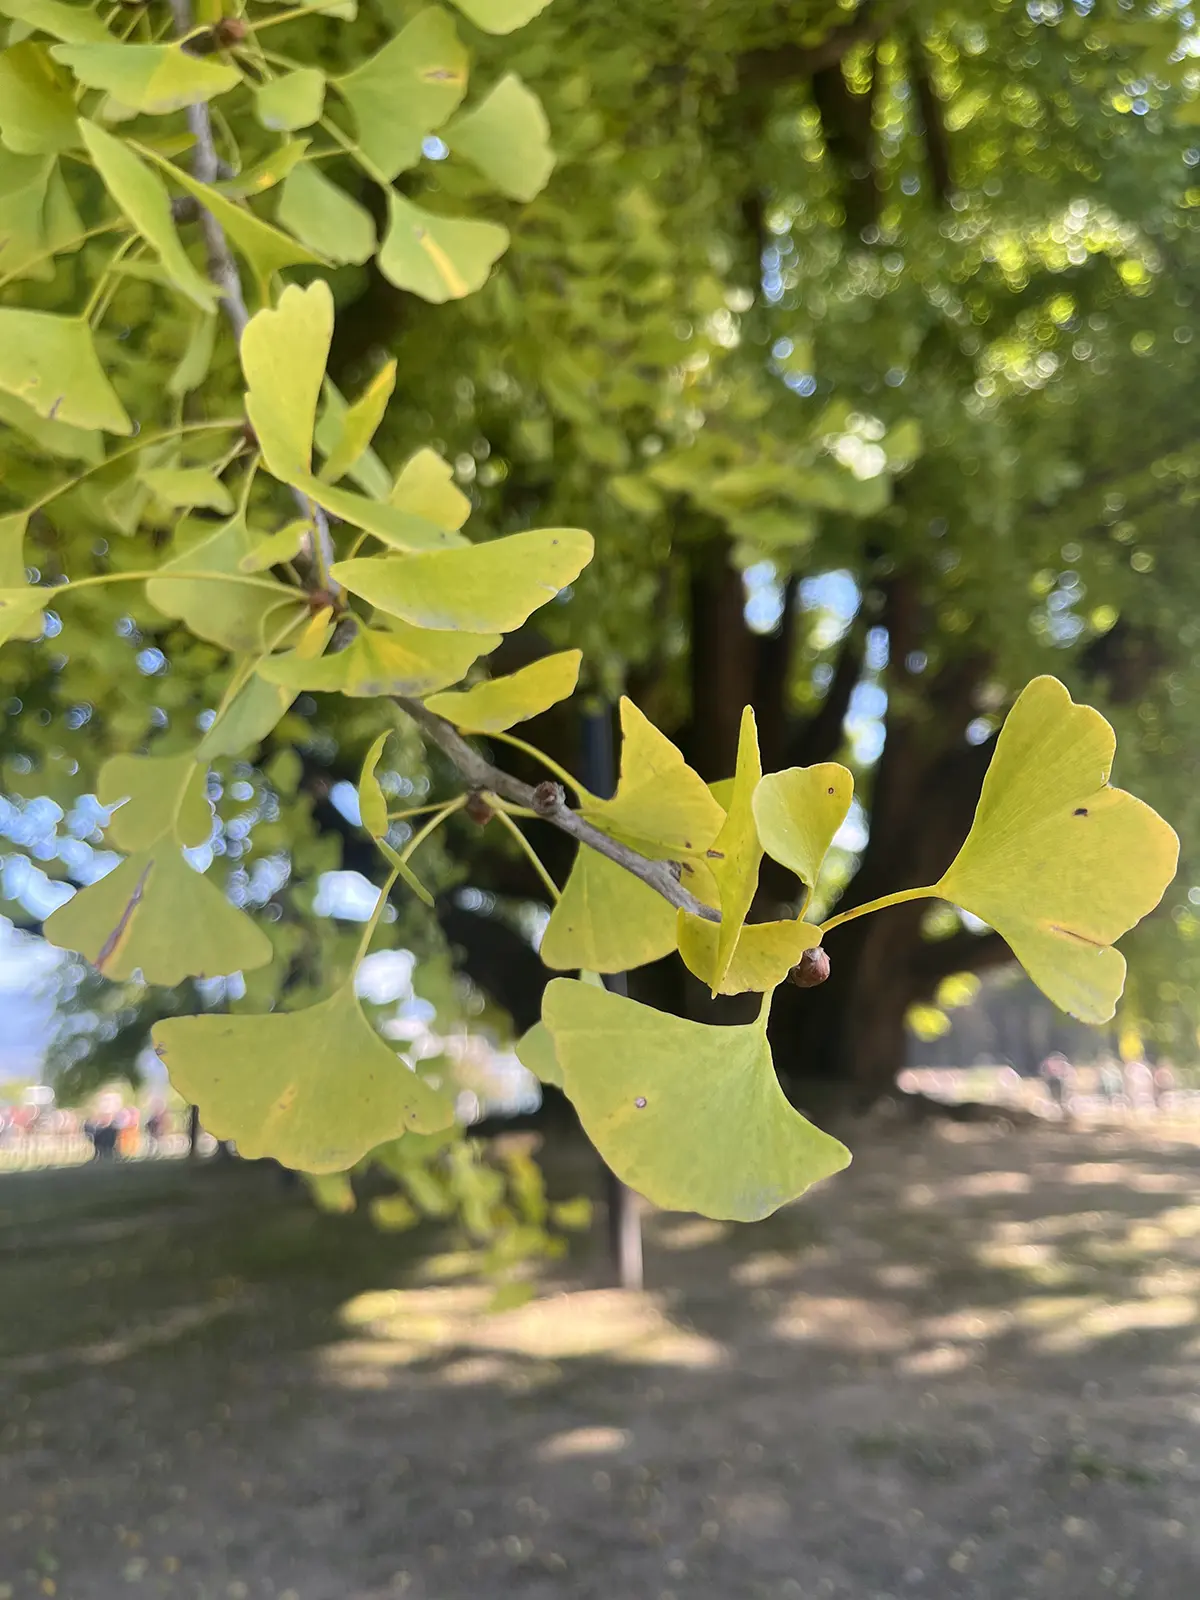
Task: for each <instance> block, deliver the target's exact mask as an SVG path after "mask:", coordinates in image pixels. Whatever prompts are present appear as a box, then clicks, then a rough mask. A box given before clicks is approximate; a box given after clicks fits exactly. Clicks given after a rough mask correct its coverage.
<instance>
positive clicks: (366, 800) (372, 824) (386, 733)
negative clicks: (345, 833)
mask: <svg viewBox="0 0 1200 1600" xmlns="http://www.w3.org/2000/svg"><path fill="white" fill-rule="evenodd" d="M391 734H392V730H391V729H390V728H385V729H384V730H383V732H382V733H381V734H379V735H378V736H377V737H376V739H375V740H374V741H373V742H372V745H371V748H370V749H369V750H368V751H367V754H366V757H365V759H364V760H363V764H362V772H361V773H360V774H359V778H358V815H359V820H360V821H361V822H362V825H363V827H364V828H365V829H366V830H367V832H368V833H369V834H370V835H371V837H372V839H382V838H383V836H384V834H385V833H386V832H387V831H388V814H387V797H386V796H385V795H384V792H383V790H382V789H381V788H380V787H379V779H378V778H377V777H376V776H375V768H376V767H377V766H378V765H379V758H380V756H381V755H382V754H383V747H384V745H385V744H386V743H387V742H388V740H389V739H390V738H391Z"/></svg>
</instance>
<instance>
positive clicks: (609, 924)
mask: <svg viewBox="0 0 1200 1600" xmlns="http://www.w3.org/2000/svg"><path fill="white" fill-rule="evenodd" d="M674 948H675V908H674V907H673V906H671V905H670V904H668V902H667V901H666V900H664V899H663V897H662V895H660V894H659V893H658V891H657V890H655V889H651V888H650V887H649V885H648V884H645V883H643V882H642V881H641V879H640V878H635V877H634V876H633V874H632V873H630V872H626V870H625V868H624V867H619V866H617V864H616V862H615V861H610V860H609V859H608V857H607V856H602V855H600V854H599V853H598V852H597V851H595V850H592V849H591V848H590V847H589V846H587V845H580V847H579V854H578V855H577V856H576V857H575V864H574V866H573V867H572V868H571V871H570V875H569V876H568V878H567V882H566V886H565V887H564V889H563V892H562V898H561V899H560V900H559V902H558V904H557V905H556V906H555V908H554V910H553V911H552V912H551V913H550V921H549V922H548V923H547V924H546V931H545V933H544V934H543V935H542V945H541V957H542V960H543V961H544V962H545V963H546V965H547V966H548V967H553V968H554V969H555V970H556V971H558V972H572V971H575V970H577V969H578V968H580V967H586V968H587V969H588V970H589V971H591V972H626V971H628V969H629V968H631V967H640V966H642V965H643V964H644V963H645V962H647V961H658V960H660V959H661V958H662V957H663V956H666V955H670V953H671V951H672V950H674Z"/></svg>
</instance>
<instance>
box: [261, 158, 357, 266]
mask: <svg viewBox="0 0 1200 1600" xmlns="http://www.w3.org/2000/svg"><path fill="white" fill-rule="evenodd" d="M275 217H276V220H277V221H278V222H279V224H280V226H281V227H284V228H286V229H287V230H288V232H289V233H292V234H295V236H296V238H297V239H299V240H300V242H301V243H302V244H306V245H307V246H308V248H309V249H310V250H313V251H315V252H316V253H317V255H319V256H321V257H322V258H323V259H324V260H326V261H332V262H335V263H350V264H352V265H354V266H361V265H362V263H363V262H364V261H369V260H370V259H371V257H372V256H373V255H374V254H375V245H376V239H375V223H374V220H373V219H372V216H371V213H370V212H369V211H368V210H367V208H366V207H365V206H363V205H360V204H359V202H358V201H357V200H355V199H353V198H352V197H351V196H350V195H348V194H347V193H346V191H345V190H344V189H342V188H340V187H339V186H338V185H337V184H336V183H332V182H331V181H330V180H329V179H328V178H327V177H326V176H325V174H324V173H323V172H322V171H321V170H320V168H319V167H317V165H316V164H315V162H312V161H305V162H303V163H302V164H301V165H300V166H298V167H294V168H293V169H292V171H291V172H289V173H288V175H287V177H286V178H285V179H284V181H283V187H282V189H281V190H280V191H279V209H278V210H277V211H276V213H275Z"/></svg>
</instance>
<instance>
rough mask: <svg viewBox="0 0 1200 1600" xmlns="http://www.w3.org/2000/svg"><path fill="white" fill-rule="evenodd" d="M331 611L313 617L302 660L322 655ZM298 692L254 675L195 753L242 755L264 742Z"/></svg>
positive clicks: (300, 650) (299, 651)
mask: <svg viewBox="0 0 1200 1600" xmlns="http://www.w3.org/2000/svg"><path fill="white" fill-rule="evenodd" d="M330 616H331V613H330V612H329V611H328V610H325V611H321V612H318V613H317V615H316V616H315V617H310V619H309V621H308V622H307V624H306V625H305V627H304V629H303V631H302V632H301V634H300V639H299V642H298V643H297V645H296V655H297V656H298V657H300V658H301V659H302V660H304V659H307V660H311V659H313V658H314V657H316V656H319V655H320V654H321V652H322V651H323V650H324V648H325V646H326V645H327V644H328V643H329V641H330V639H331V638H332V637H333V624H332V622H331V621H330ZM297 692H298V691H297V690H295V689H285V688H283V687H281V686H280V685H279V684H277V683H268V682H267V681H266V679H265V678H262V677H260V676H259V675H258V673H255V674H254V676H253V677H252V678H251V679H250V681H249V683H247V684H246V685H245V686H244V687H243V688H242V689H240V690H239V691H238V692H237V694H236V695H234V697H233V700H232V702H231V703H230V704H229V705H228V706H227V707H226V708H225V710H224V711H223V712H222V713H221V715H220V716H219V717H218V718H217V719H216V721H215V722H214V723H213V724H212V726H211V727H210V728H209V730H208V732H207V733H206V734H205V735H204V738H203V739H202V740H201V742H200V748H199V750H198V751H197V752H196V754H197V757H198V758H199V760H201V761H206V762H207V761H215V760H217V758H218V757H219V756H236V755H240V754H241V752H242V751H243V750H246V749H248V748H249V747H250V746H251V745H257V744H260V743H261V742H262V740H264V739H265V738H266V737H267V735H268V734H269V733H270V731H271V729H272V728H273V727H274V726H275V724H276V723H277V722H278V721H279V719H280V717H282V716H283V714H284V712H285V711H286V710H287V709H288V707H289V706H290V705H291V703H292V701H293V700H294V699H295V698H296V695H297Z"/></svg>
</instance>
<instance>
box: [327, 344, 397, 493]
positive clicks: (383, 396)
mask: <svg viewBox="0 0 1200 1600" xmlns="http://www.w3.org/2000/svg"><path fill="white" fill-rule="evenodd" d="M395 387H396V363H395V361H389V362H387V363H386V364H385V365H384V366H382V367H380V369H379V371H378V372H377V373H376V374H375V376H374V377H373V378H372V379H371V381H370V383H368V384H367V386H366V388H365V389H364V390H363V392H362V393H361V394H360V395H359V397H358V399H357V400H356V401H355V402H354V403H353V405H351V406H349V407H347V409H346V411H345V413H344V414H343V415H342V417H341V419H340V424H339V427H338V432H337V435H336V437H335V439H334V441H333V444H332V447H331V449H330V450H329V452H328V454H327V455H326V458H325V462H324V465H323V466H322V467H321V471H320V473H319V474H318V476H319V477H321V478H323V479H324V480H325V481H326V482H327V483H336V482H337V481H338V479H339V478H344V477H345V475H346V474H347V473H348V472H349V471H350V469H351V467H353V466H354V465H355V463H356V462H357V461H358V460H359V458H360V457H361V456H362V454H363V452H364V451H365V450H366V448H367V446H368V445H369V444H370V442H371V440H372V439H373V438H374V437H375V430H376V429H377V428H378V426H379V424H380V423H381V422H382V421H383V414H384V412H385V411H386V410H387V404H388V401H389V400H390V399H391V398H392V390H393V389H394V388H395Z"/></svg>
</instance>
